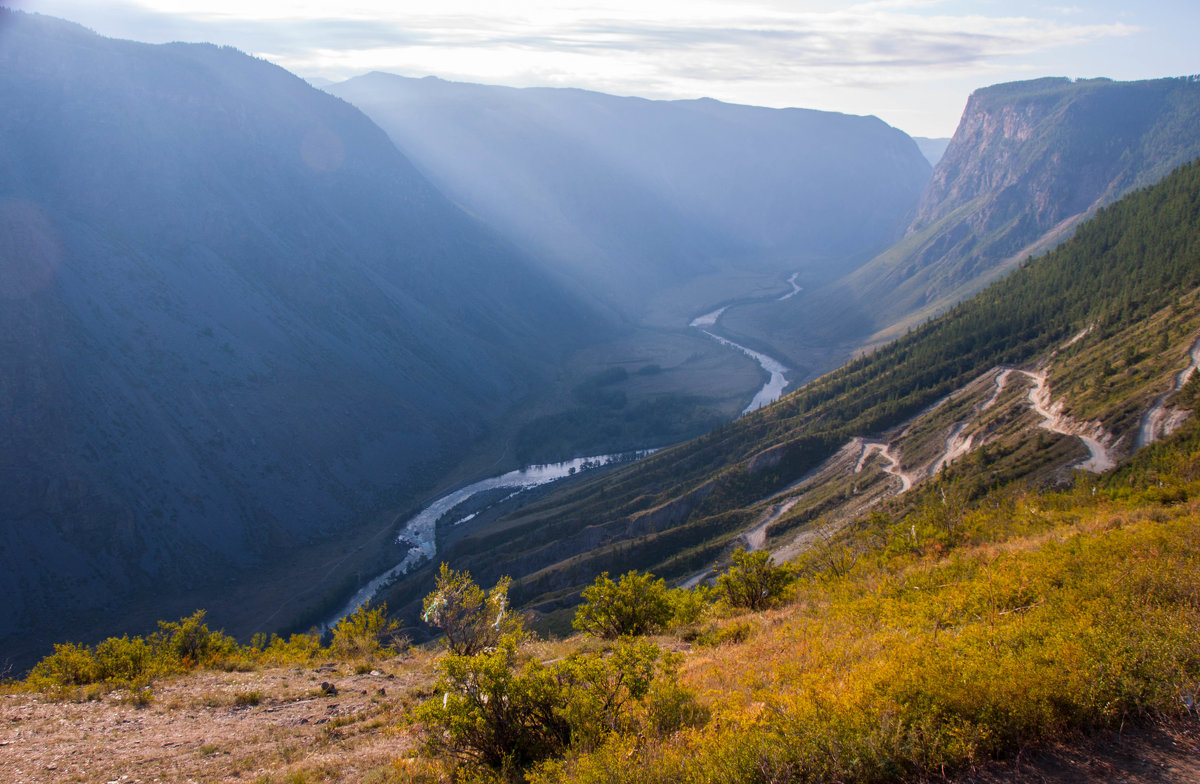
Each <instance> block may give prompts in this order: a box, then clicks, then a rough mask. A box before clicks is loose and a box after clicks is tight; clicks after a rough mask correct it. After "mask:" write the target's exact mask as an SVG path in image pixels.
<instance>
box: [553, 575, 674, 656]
mask: <svg viewBox="0 0 1200 784" xmlns="http://www.w3.org/2000/svg"><path fill="white" fill-rule="evenodd" d="M672 614H673V609H672V606H671V601H670V598H669V597H668V595H667V586H666V583H664V582H663V581H662V580H657V579H655V578H654V575H652V574H650V573H648V572H647V573H640V572H636V571H631V572H626V573H625V574H624V575H622V576H621V580H620V582H613V581H612V579H611V578H610V577H609V576H608V572H604V573H603V574H601V575H600V576H599V577H597V578H596V581H595V582H594V583H592V584H591V585H589V586H588V587H587V588H585V589H584V590H583V604H582V605H581V606H580V608H579V610H578V611H577V612H576V613H575V621H574V624H575V628H576V629H578V630H580V631H582V632H589V633H591V634H594V635H596V636H597V637H603V638H605V639H610V640H611V639H616V638H617V637H621V636H625V635H635V636H636V635H642V634H649V633H651V632H656V631H660V630H662V629H663V628H664V627H666V625H667V624H668V623H670V621H671V616H672Z"/></svg>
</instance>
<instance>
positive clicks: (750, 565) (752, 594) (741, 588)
mask: <svg viewBox="0 0 1200 784" xmlns="http://www.w3.org/2000/svg"><path fill="white" fill-rule="evenodd" d="M794 579H795V577H794V575H793V573H792V570H791V569H789V568H787V567H786V566H775V565H774V564H772V563H771V554H770V553H768V552H767V551H766V550H759V551H757V552H753V553H750V552H746V550H745V549H743V548H740V547H739V548H738V549H737V550H736V551H735V552H734V554H733V566H732V567H731V568H730V569H729V571H728V572H726V573H725V574H723V575H721V576H720V577H718V578H717V592H718V594H719V595H720V596H721V597H722V598H723V599H725V601H727V602H729V604H730V605H732V606H734V607H742V608H745V609H749V610H765V609H766V608H768V607H770V606H771V605H772V604H775V603H776V602H777V601H779V599H781V598H782V597H783V594H784V591H785V590H786V589H787V587H788V585H790V584H791V582H792V581H793V580H794Z"/></svg>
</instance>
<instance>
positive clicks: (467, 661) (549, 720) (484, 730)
mask: <svg viewBox="0 0 1200 784" xmlns="http://www.w3.org/2000/svg"><path fill="white" fill-rule="evenodd" d="M517 664H518V662H517V638H516V637H515V636H514V635H506V636H505V637H503V638H502V639H501V640H500V641H499V644H498V645H497V646H496V647H494V648H493V649H491V650H489V651H488V652H486V653H479V654H476V655H474V656H464V655H461V654H454V653H451V654H448V655H447V656H445V657H444V658H443V659H442V661H441V663H440V665H439V667H440V669H441V671H442V676H441V678H440V679H439V680H438V683H437V685H436V686H435V690H436V692H440V693H441V696H440V697H438V696H435V697H434V698H432V699H431V700H429V701H428V702H425V703H423V704H422V705H420V706H418V708H417V710H416V718H417V719H418V721H421V722H423V723H424V724H425V725H426V728H427V731H428V734H427V741H426V743H427V746H428V747H429V749H430V750H431V751H433V752H435V753H443V754H446V755H448V756H450V757H452V758H453V759H455V760H457V761H459V762H465V763H468V764H476V765H485V766H487V767H489V768H492V769H493V770H497V771H507V772H515V771H519V770H520V769H522V768H524V767H525V766H527V765H529V764H530V763H533V762H536V761H538V760H542V759H545V758H547V757H550V756H553V755H555V754H557V753H559V752H560V751H561V750H562V749H564V748H565V747H566V745H567V743H568V741H569V740H570V725H569V724H568V722H567V720H566V719H565V718H564V717H563V716H562V715H561V713H560V710H559V708H560V702H561V700H560V689H559V686H558V683H557V682H556V681H555V679H554V678H553V676H552V674H551V672H550V670H548V669H547V668H546V667H545V666H543V665H542V664H540V663H539V662H537V661H536V660H530V661H526V662H525V663H524V665H523V666H522V667H521V668H520V669H518V668H517Z"/></svg>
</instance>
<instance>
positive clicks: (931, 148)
mask: <svg viewBox="0 0 1200 784" xmlns="http://www.w3.org/2000/svg"><path fill="white" fill-rule="evenodd" d="M913 141H914V142H916V143H917V149H919V150H920V151H921V154H922V155H924V156H925V159H926V160H928V161H929V165H930V166H937V165H938V161H940V160H941V159H942V156H943V155H945V154H946V148H947V147H949V146H950V140H949V139H947V138H937V139H931V138H929V137H925V136H914V137H913Z"/></svg>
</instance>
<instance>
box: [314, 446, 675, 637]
mask: <svg viewBox="0 0 1200 784" xmlns="http://www.w3.org/2000/svg"><path fill="white" fill-rule="evenodd" d="M655 451H656V450H654V449H644V450H640V451H637V452H626V453H623V454H616V455H599V456H597V457H579V458H576V459H574V460H567V461H565V462H562V463H548V464H542V465H531V466H526V467H525V468H521V469H518V470H516V471H509V472H508V473H507V474H501V475H499V476H493V477H488V478H487V479H481V480H479V481H478V482H474V483H472V484H469V485H467V486H466V487H460V488H459V489H458V490H455V491H453V492H450V493H447V494H446V495H444V496H441V497H440V498H438V499H436V500H435V501H433V502H432V503H430V504H429V505H428V506H426V507H425V508H424V509H422V510H421V511H420V512H418V513H417V514H416V515H414V516H412V517H410V518H409V519H408V521H407V522H406V523H405V524H404V529H403V530H402V531H401V532H400V534H399V535H398V536H397V537H396V541H398V542H400V543H401V544H408V545H409V549H408V552H407V553H405V555H404V558H403V560H401V561H400V563H398V564H396V565H395V566H393V567H392V568H390V569H388V570H387V571H386V572H383V573H382V574H380V575H378V576H377V577H375V579H373V580H371V581H370V582H368V583H367V584H366V585H364V586H363V587H362V588H360V589H359V590H358V591H357V592H356V593H355V594H354V595H353V596H352V597H350V600H349V601H347V602H346V604H345V605H344V606H343V607H342V609H341V610H339V611H338V613H337V614H336V615H334V616H333V617H332V618H330V619H329V620H328V621H327V622H326V623H325V624H324V626H323V627H322V629H323V630H324V629H330V628H333V626H334V625H335V624H337V622H338V621H340V620H341V619H343V618H345V617H346V616H347V615H350V614H351V613H353V612H354V611H355V610H357V609H358V608H359V607H361V606H363V605H364V604H366V603H367V602H369V601H371V599H373V598H374V597H375V595H376V594H377V593H379V591H380V589H382V588H383V587H385V586H386V585H388V584H389V583H391V582H392V581H393V580H395V579H397V578H398V577H400V576H401V575H403V574H407V573H408V572H409V571H410V570H411V569H413V568H414V567H416V566H418V565H420V564H422V563H424V562H426V561H431V560H433V557H434V556H435V555H436V554H437V537H436V536H435V533H436V528H437V523H438V521H439V520H441V519H442V518H443V517H444V516H445V515H446V514H447V513H448V512H450V511H452V510H453V509H454V508H455V507H456V506H458V505H459V504H461V503H463V502H464V501H466V500H468V499H469V498H471V497H472V496H474V495H477V494H478V493H482V492H485V491H488V490H499V489H502V488H506V487H511V488H515V492H513V493H512V494H511V495H509V496H508V497H507V498H505V499H503V500H504V501H507V500H509V498H512V497H513V496H515V495H517V494H519V493H521V492H524V491H525V490H529V489H531V488H534V487H540V486H541V485H544V484H549V483H550V482H555V481H557V480H559V479H565V478H567V477H568V476H574V475H576V474H578V473H581V472H583V471H589V470H591V469H595V468H601V467H603V466H610V465H616V464H618V463H628V462H632V461H634V460H637V459H640V458H642V457H645V456H647V455H649V454H652V453H653V452H655ZM476 514H477V513H474V512H473V513H471V514H468V515H465V516H463V517H461V518H459V519H458V520H455V521H454V523H453V524H454V525H461V524H462V523H465V522H467V521H469V520H471V519H472V518H474V517H475V515H476Z"/></svg>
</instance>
